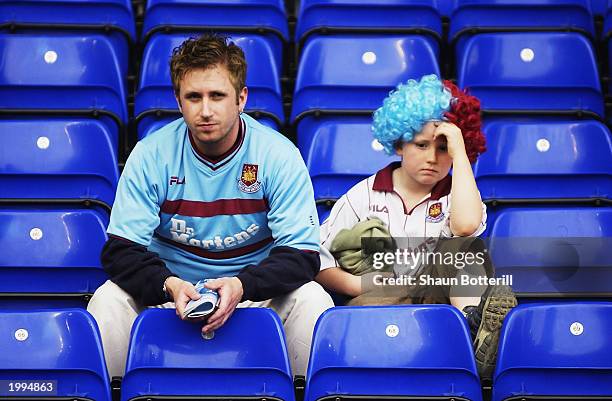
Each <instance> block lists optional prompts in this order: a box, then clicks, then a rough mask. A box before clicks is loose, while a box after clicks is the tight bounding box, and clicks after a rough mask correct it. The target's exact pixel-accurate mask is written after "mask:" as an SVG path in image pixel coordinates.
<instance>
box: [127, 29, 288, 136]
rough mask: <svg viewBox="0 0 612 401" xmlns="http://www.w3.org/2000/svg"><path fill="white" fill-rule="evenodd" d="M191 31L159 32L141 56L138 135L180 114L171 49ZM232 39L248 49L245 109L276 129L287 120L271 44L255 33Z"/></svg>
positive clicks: (137, 104)
mask: <svg viewBox="0 0 612 401" xmlns="http://www.w3.org/2000/svg"><path fill="white" fill-rule="evenodd" d="M188 37H189V35H184V34H171V35H170V34H169V35H166V34H156V35H154V36H153V37H152V38H151V39H150V40H149V42H148V43H147V45H146V47H145V50H144V54H143V57H142V66H141V72H140V82H139V84H138V93H137V94H136V100H135V106H134V114H135V115H136V120H137V122H138V138H139V139H141V138H143V137H144V136H146V134H148V133H151V132H152V131H154V130H155V129H154V128H152V126H153V125H155V127H157V128H159V127H160V126H162V125H161V124H160V122H159V120H162V119H163V121H164V122H165V121H168V122H169V121H171V120H173V119H174V118H177V117H178V116H180V114H178V108H177V104H176V99H175V97H174V91H173V90H172V81H171V78H170V66H169V60H170V57H171V55H172V49H174V48H175V47H177V46H179V45H180V44H181V43H182V42H183V41H184V40H185V39H186V38H188ZM232 40H233V41H234V42H235V43H236V44H237V45H238V46H240V47H241V48H242V49H243V50H244V53H245V57H246V62H247V65H248V66H249V68H248V71H247V79H246V85H247V87H248V89H249V94H248V99H247V104H246V109H245V111H246V112H247V113H249V114H251V115H253V116H254V117H255V118H257V119H265V120H267V122H268V124H267V125H270V126H272V127H273V128H275V129H278V128H280V126H282V124H283V122H284V120H285V119H284V112H283V100H282V96H281V87H280V76H279V72H278V70H277V68H276V66H275V62H274V57H273V55H272V51H271V49H270V47H269V46H268V44H267V43H266V42H265V41H264V40H262V39H261V38H260V37H257V36H255V35H250V36H249V35H243V36H233V37H232Z"/></svg>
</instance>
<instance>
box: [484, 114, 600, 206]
mask: <svg viewBox="0 0 612 401" xmlns="http://www.w3.org/2000/svg"><path fill="white" fill-rule="evenodd" d="M483 131H484V132H485V135H486V137H487V151H486V152H485V153H484V154H482V155H481V156H480V157H479V158H478V161H477V163H476V165H475V167H474V175H475V177H476V180H477V183H478V189H479V190H480V194H481V196H482V197H483V199H576V198H585V199H588V198H611V197H612V192H611V191H612V139H611V138H612V135H611V134H610V131H609V129H608V128H607V127H606V126H605V125H604V124H602V123H600V122H598V121H592V120H591V121H589V120H582V121H581V120H564V121H558V120H557V121H555V120H545V119H533V120H529V119H524V120H517V119H506V118H504V119H492V120H490V121H486V122H485V124H484V127H483Z"/></svg>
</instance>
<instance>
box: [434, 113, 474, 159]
mask: <svg viewBox="0 0 612 401" xmlns="http://www.w3.org/2000/svg"><path fill="white" fill-rule="evenodd" d="M433 124H434V127H435V130H434V133H433V139H434V141H435V140H436V139H437V138H438V137H445V138H446V146H447V147H448V154H449V156H450V157H451V158H453V159H455V157H456V156H466V157H467V155H466V152H465V143H464V142H463V134H462V133H461V130H460V129H459V127H457V126H456V125H455V124H453V123H449V122H446V121H434V122H433Z"/></svg>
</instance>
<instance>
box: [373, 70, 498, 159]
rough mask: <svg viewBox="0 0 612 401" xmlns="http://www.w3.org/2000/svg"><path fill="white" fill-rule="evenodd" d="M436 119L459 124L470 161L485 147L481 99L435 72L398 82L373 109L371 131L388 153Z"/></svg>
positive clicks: (410, 139) (484, 149) (393, 151)
mask: <svg viewBox="0 0 612 401" xmlns="http://www.w3.org/2000/svg"><path fill="white" fill-rule="evenodd" d="M435 120H444V121H448V122H450V123H453V124H455V125H456V126H457V127H459V129H460V130H461V133H462V134H463V140H464V142H465V151H466V153H467V156H468V158H469V159H470V162H471V163H474V162H475V161H476V159H477V158H478V155H480V154H481V153H483V152H485V151H486V146H485V137H484V135H483V134H482V130H481V125H482V120H481V118H480V101H479V100H478V99H477V98H476V97H474V96H472V95H470V94H469V93H467V91H463V90H461V89H459V88H458V87H457V86H456V85H455V84H453V83H452V82H450V81H446V80H445V81H442V80H440V79H439V78H438V77H437V76H436V75H433V74H432V75H425V76H423V77H422V78H421V79H420V80H419V81H417V80H414V79H410V80H408V81H407V82H406V83H405V84H399V85H398V86H397V88H396V90H394V91H392V92H391V93H390V94H389V96H387V97H386V98H385V100H384V101H383V105H382V107H380V108H379V109H378V110H376V112H374V121H373V124H372V131H373V133H374V137H375V138H376V139H377V140H378V142H380V144H381V145H382V146H383V147H384V148H385V151H386V152H387V154H393V153H395V149H396V148H397V147H398V146H399V145H400V144H401V143H403V142H410V141H412V139H413V138H414V136H415V135H416V134H418V133H419V132H421V130H422V129H423V126H424V125H425V124H426V123H427V122H429V121H435Z"/></svg>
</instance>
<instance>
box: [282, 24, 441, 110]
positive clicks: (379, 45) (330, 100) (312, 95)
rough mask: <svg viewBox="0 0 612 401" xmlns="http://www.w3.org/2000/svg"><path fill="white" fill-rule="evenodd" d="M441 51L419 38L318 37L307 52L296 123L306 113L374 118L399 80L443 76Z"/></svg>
mask: <svg viewBox="0 0 612 401" xmlns="http://www.w3.org/2000/svg"><path fill="white" fill-rule="evenodd" d="M438 53H439V51H438V48H437V46H434V47H432V45H431V43H430V42H429V41H428V40H427V39H426V38H424V37H423V36H416V35H385V36H376V35H358V36H357V35H343V36H330V37H317V38H313V39H312V40H309V41H308V44H307V45H306V46H305V47H304V49H303V51H302V57H301V59H300V63H299V67H298V72H297V80H296V84H295V92H294V96H293V110H292V113H291V121H293V122H295V121H296V120H298V119H301V118H303V117H304V115H306V114H314V113H324V112H336V113H338V112H339V113H341V114H349V113H351V112H354V111H357V112H362V113H365V114H369V113H371V112H372V111H374V110H375V109H377V108H378V107H380V106H381V105H382V100H383V99H384V98H385V97H386V96H387V95H388V94H389V91H391V90H392V89H394V88H395V86H396V85H397V84H398V83H400V82H405V81H406V80H408V79H409V78H415V79H416V78H420V77H421V76H423V75H425V74H437V75H440V70H439V67H438Z"/></svg>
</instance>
